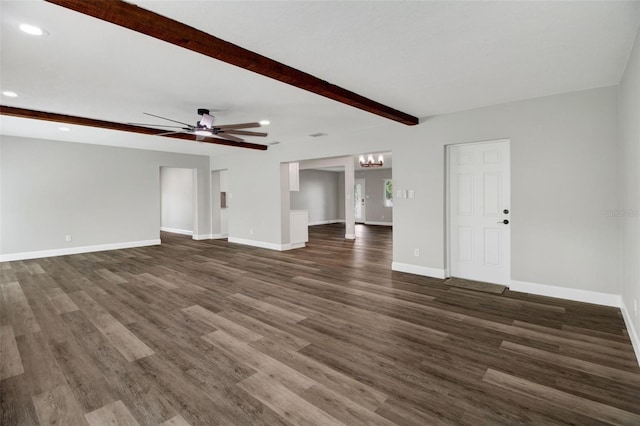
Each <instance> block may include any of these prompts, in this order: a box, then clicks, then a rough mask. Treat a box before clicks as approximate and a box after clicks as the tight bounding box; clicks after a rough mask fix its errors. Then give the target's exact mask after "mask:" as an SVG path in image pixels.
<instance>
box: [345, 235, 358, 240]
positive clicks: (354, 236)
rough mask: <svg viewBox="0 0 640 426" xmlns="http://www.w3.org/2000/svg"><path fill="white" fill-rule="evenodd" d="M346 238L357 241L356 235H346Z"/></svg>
mask: <svg viewBox="0 0 640 426" xmlns="http://www.w3.org/2000/svg"><path fill="white" fill-rule="evenodd" d="M344 238H345V239H346V240H355V239H356V234H344Z"/></svg>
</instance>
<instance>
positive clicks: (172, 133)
mask: <svg viewBox="0 0 640 426" xmlns="http://www.w3.org/2000/svg"><path fill="white" fill-rule="evenodd" d="M179 133H183V134H185V135H188V134H189V133H187V132H164V133H158V134H156V135H154V136H168V135H176V134H179Z"/></svg>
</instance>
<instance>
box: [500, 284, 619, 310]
mask: <svg viewBox="0 0 640 426" xmlns="http://www.w3.org/2000/svg"><path fill="white" fill-rule="evenodd" d="M509 289H510V290H513V291H520V292H522V293H531V294H537V295H539V296H549V297H557V298H559V299H567V300H574V301H576V302H586V303H593V304H596V305H604V306H613V307H615V308H619V307H620V303H621V298H620V295H619V294H610V293H600V292H598V291H589V290H579V289H575V288H567V287H558V286H555V285H547V284H536V283H528V282H525V281H516V280H511V281H510V283H509Z"/></svg>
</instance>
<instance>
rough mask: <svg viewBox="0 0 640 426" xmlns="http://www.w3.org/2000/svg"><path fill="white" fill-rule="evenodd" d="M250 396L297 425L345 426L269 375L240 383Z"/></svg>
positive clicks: (258, 375) (255, 375)
mask: <svg viewBox="0 0 640 426" xmlns="http://www.w3.org/2000/svg"><path fill="white" fill-rule="evenodd" d="M238 386H240V387H241V388H242V389H244V390H245V391H246V392H247V393H248V394H249V395H251V396H253V397H254V398H256V399H258V400H259V401H260V402H262V403H263V404H265V405H266V406H267V407H269V408H271V409H272V410H273V411H275V412H276V413H278V414H279V415H280V416H281V417H283V418H284V419H285V420H287V421H288V422H290V423H292V424H295V425H317V426H331V425H335V426H340V425H342V426H344V425H345V424H344V423H342V422H340V421H338V420H337V419H336V418H334V417H332V416H330V415H329V414H327V413H326V412H325V411H323V410H321V409H320V408H318V407H317V406H315V405H313V404H311V403H309V402H307V401H305V400H304V399H303V398H301V397H299V396H298V395H297V394H295V393H293V392H292V391H290V390H289V388H288V387H286V386H284V385H282V384H280V383H279V382H277V381H274V380H273V379H272V378H271V377H270V376H269V374H261V373H258V374H254V375H253V376H251V377H249V378H247V379H244V380H243V381H241V382H240V383H238Z"/></svg>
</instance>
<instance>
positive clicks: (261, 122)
mask: <svg viewBox="0 0 640 426" xmlns="http://www.w3.org/2000/svg"><path fill="white" fill-rule="evenodd" d="M270 123H271V122H270V121H269V120H262V121H260V125H261V126H268V125H269V124H270Z"/></svg>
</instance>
